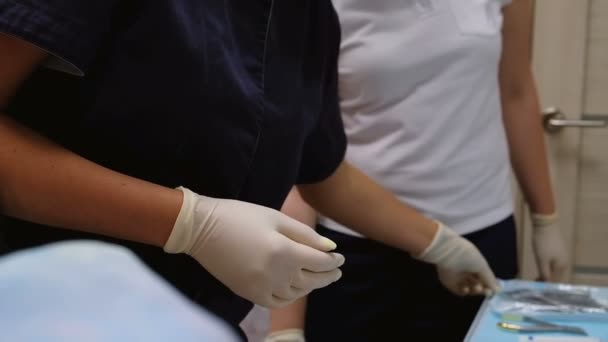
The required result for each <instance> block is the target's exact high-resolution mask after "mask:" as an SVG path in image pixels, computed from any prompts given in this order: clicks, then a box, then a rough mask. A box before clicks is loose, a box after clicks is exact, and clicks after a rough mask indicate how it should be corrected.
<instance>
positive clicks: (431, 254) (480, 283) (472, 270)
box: [417, 222, 499, 296]
mask: <svg viewBox="0 0 608 342" xmlns="http://www.w3.org/2000/svg"><path fill="white" fill-rule="evenodd" d="M438 224H439V228H438V230H437V233H436V234H435V238H434V239H433V242H431V244H430V245H429V246H428V247H427V248H426V250H425V251H424V252H423V253H422V254H421V255H420V256H418V257H417V259H419V260H422V261H425V262H428V263H431V264H435V266H436V267H437V273H438V275H439V280H440V281H441V283H442V284H443V285H444V286H445V287H446V288H447V289H448V290H450V291H451V292H452V293H454V294H456V295H460V296H464V295H483V294H485V295H490V294H492V293H495V292H497V291H498V290H499V288H498V283H497V281H496V277H495V276H494V273H493V272H492V270H491V269H490V266H489V265H488V263H487V261H486V259H485V258H484V257H483V255H481V253H480V252H479V250H478V249H477V247H475V245H473V244H472V243H471V242H470V241H468V240H467V239H465V238H463V237H461V236H459V235H458V234H456V233H455V232H454V231H452V230H451V229H450V228H448V227H446V226H445V225H443V224H442V223H439V222H438Z"/></svg>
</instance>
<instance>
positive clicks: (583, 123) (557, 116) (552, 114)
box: [543, 107, 608, 134]
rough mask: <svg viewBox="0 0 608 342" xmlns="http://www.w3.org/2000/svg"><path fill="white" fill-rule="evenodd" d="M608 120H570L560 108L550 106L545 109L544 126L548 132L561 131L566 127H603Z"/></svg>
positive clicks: (607, 123)
mask: <svg viewBox="0 0 608 342" xmlns="http://www.w3.org/2000/svg"><path fill="white" fill-rule="evenodd" d="M607 125H608V122H606V121H604V120H568V119H566V116H565V115H564V113H562V111H561V110H559V108H555V107H549V108H547V109H545V110H544V111H543V126H544V127H545V131H547V133H551V134H555V133H559V132H560V131H561V130H562V129H564V127H579V128H601V127H606V126H607Z"/></svg>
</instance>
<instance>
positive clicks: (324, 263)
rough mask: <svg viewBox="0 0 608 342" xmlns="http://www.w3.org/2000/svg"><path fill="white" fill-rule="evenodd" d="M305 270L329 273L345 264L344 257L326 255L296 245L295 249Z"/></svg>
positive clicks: (332, 254)
mask: <svg viewBox="0 0 608 342" xmlns="http://www.w3.org/2000/svg"><path fill="white" fill-rule="evenodd" d="M294 252H295V253H296V255H297V257H298V260H299V261H300V262H301V266H302V268H303V269H306V270H308V271H312V272H328V271H333V270H335V269H337V268H338V267H340V266H342V265H343V264H344V256H343V255H342V254H338V253H326V252H321V251H318V250H316V249H313V248H310V247H308V246H304V245H301V244H296V246H295V248H294Z"/></svg>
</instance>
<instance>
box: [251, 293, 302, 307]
mask: <svg viewBox="0 0 608 342" xmlns="http://www.w3.org/2000/svg"><path fill="white" fill-rule="evenodd" d="M296 299H297V298H294V299H287V298H281V297H280V296H277V295H274V294H273V295H272V296H270V298H268V300H267V302H266V303H265V304H260V303H256V304H260V305H262V306H263V307H266V308H268V309H279V308H282V307H285V306H287V305H289V304H291V303H293V302H295V301H296Z"/></svg>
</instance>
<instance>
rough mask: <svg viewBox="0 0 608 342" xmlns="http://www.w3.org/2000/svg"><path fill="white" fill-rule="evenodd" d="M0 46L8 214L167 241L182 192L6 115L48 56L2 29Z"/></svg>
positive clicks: (0, 163) (1, 189) (0, 150)
mask: <svg viewBox="0 0 608 342" xmlns="http://www.w3.org/2000/svg"><path fill="white" fill-rule="evenodd" d="M0 51H2V54H0V210H1V211H2V213H3V214H5V215H8V216H13V217H17V218H21V219H24V220H28V221H32V222H38V223H43V224H47V225H53V226H58V227H64V228H69V229H75V230H81V231H86V232H92V233H98V234H103V235H108V236H112V237H117V238H122V239H128V240H133V241H138V242H143V243H148V244H152V245H156V246H163V245H164V243H165V241H166V240H167V238H168V236H169V234H170V233H171V230H172V228H173V224H174V223H175V220H176V217H177V214H178V212H179V210H180V207H181V202H182V193H181V192H180V191H177V190H173V189H169V188H165V187H161V186H158V185H155V184H152V183H148V182H144V181H142V180H138V179H135V178H132V177H128V176H125V175H122V174H120V173H117V172H114V171H111V170H109V169H106V168H104V167H101V166H99V165H97V164H94V163H92V162H90V161H87V160H85V159H83V158H81V157H79V156H78V155H76V154H74V153H72V152H70V151H68V150H66V149H64V148H62V147H60V146H58V145H56V144H54V143H53V142H51V141H49V140H47V139H45V138H43V137H41V136H40V135H38V134H36V133H35V132H33V131H31V130H29V129H27V128H25V127H23V126H22V125H19V124H18V123H16V122H15V121H14V120H12V119H10V118H8V117H7V116H5V115H2V113H1V109H2V108H4V106H6V104H7V103H8V102H9V101H10V98H11V96H13V94H14V93H15V92H16V91H17V89H18V87H19V85H20V84H21V83H22V82H23V81H24V80H25V79H26V78H27V77H29V75H30V74H31V72H32V71H33V70H34V69H35V68H37V67H38V65H39V64H40V63H41V62H42V61H43V60H44V59H45V58H46V57H47V55H46V53H45V52H44V51H42V50H40V49H38V48H36V47H34V46H32V45H30V44H28V43H25V42H23V41H20V40H18V39H16V38H12V37H9V36H6V35H2V34H0ZM39 115H52V114H51V113H39Z"/></svg>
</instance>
